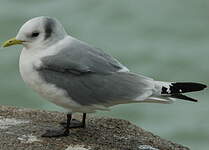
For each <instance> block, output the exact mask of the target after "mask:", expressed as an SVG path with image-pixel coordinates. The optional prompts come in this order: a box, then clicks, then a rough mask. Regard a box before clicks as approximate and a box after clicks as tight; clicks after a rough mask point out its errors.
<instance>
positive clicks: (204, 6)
mask: <svg viewBox="0 0 209 150" xmlns="http://www.w3.org/2000/svg"><path fill="white" fill-rule="evenodd" d="M0 2H1V3H0V42H3V41H4V40H7V39H8V38H11V37H14V36H15V35H16V32H17V31H18V28H19V27H20V26H21V25H22V24H23V22H25V21H26V20H28V19H30V18H32V17H35V16H40V15H48V16H53V17H56V18H58V19H59V20H60V21H61V22H62V23H63V25H64V27H65V28H66V30H67V31H68V32H69V33H71V35H73V36H75V37H77V38H79V39H81V40H84V41H87V42H89V43H91V44H93V45H95V46H97V47H100V48H102V49H104V50H106V52H108V53H111V54H112V55H113V56H116V58H118V59H119V60H120V61H121V62H122V63H123V64H126V65H127V66H128V67H129V68H130V70H132V71H134V72H139V73H142V74H144V75H147V76H149V77H152V78H155V79H156V80H172V81H196V82H204V83H206V84H208V81H209V67H208V65H209V64H208V63H209V1H208V0H182V1H180V0H178V1H177V0H85V1H84V0H63V1H61V0H60V1H57V0H45V1H42V0H36V1H35V0H34V1H29V0H1V1H0ZM21 48H22V47H21V46H17V47H11V48H7V49H1V54H0V96H1V99H0V104H2V105H13V106H19V107H29V108H36V109H47V110H59V111H63V110H62V109H61V108H58V107H56V106H55V105H53V104H51V103H49V102H47V101H45V100H43V99H42V98H41V97H39V96H38V95H37V94H36V93H34V92H33V91H32V90H31V89H29V88H28V87H26V86H25V84H24V83H23V81H22V79H21V77H20V74H19V71H18V59H19V54H20V49H21ZM208 92H209V90H205V91H204V92H199V93H196V94H192V96H194V97H196V98H199V99H200V102H199V103H196V104H194V103H189V102H185V101H177V102H176V103H174V104H173V105H160V104H130V105H120V106H117V107H114V108H113V109H112V111H111V112H99V113H98V115H107V116H112V117H118V118H123V119H126V120H129V121H131V122H133V123H135V124H137V125H139V126H141V127H143V128H145V129H147V130H149V131H152V132H154V133H155V134H158V135H160V136H161V137H164V138H166V139H169V140H172V141H175V142H178V143H181V144H183V145H187V146H189V147H190V148H192V149H194V150H208V147H209V116H208V115H209V94H208Z"/></svg>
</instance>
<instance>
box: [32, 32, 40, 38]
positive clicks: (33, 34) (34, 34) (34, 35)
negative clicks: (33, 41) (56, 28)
mask: <svg viewBox="0 0 209 150" xmlns="http://www.w3.org/2000/svg"><path fill="white" fill-rule="evenodd" d="M38 35H39V32H33V33H32V34H31V37H37V36H38Z"/></svg>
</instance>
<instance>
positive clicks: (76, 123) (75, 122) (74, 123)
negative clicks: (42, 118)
mask: <svg viewBox="0 0 209 150" xmlns="http://www.w3.org/2000/svg"><path fill="white" fill-rule="evenodd" d="M60 125H62V126H63V127H67V122H61V123H60ZM85 126H86V113H83V118H82V122H80V121H78V120H76V119H72V120H71V122H70V127H69V128H70V129H72V128H85Z"/></svg>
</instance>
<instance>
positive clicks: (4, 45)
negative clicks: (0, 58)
mask: <svg viewBox="0 0 209 150" xmlns="http://www.w3.org/2000/svg"><path fill="white" fill-rule="evenodd" d="M23 42H24V41H21V40H17V39H16V38H12V39H9V40H8V41H6V42H4V43H3V44H2V47H8V46H12V45H17V44H22V43H23Z"/></svg>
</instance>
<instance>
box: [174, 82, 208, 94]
mask: <svg viewBox="0 0 209 150" xmlns="http://www.w3.org/2000/svg"><path fill="white" fill-rule="evenodd" d="M171 84H172V87H171V92H173V93H176V94H177V93H187V92H194V91H201V90H203V89H205V88H207V86H206V85H205V84H202V83H194V82H176V83H171ZM179 90H181V91H182V92H179Z"/></svg>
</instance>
